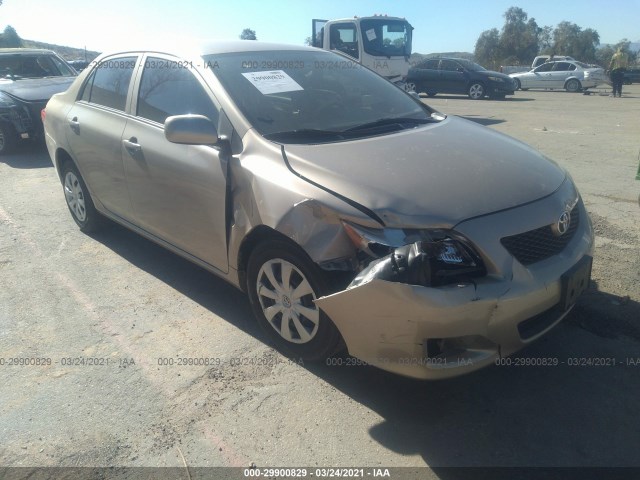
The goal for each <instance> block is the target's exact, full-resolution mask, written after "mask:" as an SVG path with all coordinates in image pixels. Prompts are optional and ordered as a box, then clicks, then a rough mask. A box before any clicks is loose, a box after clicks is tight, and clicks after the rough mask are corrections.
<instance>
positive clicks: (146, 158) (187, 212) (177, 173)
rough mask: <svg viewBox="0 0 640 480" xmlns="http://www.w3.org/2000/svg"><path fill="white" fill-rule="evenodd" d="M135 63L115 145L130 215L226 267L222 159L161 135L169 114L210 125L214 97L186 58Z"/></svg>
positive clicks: (178, 245)
mask: <svg viewBox="0 0 640 480" xmlns="http://www.w3.org/2000/svg"><path fill="white" fill-rule="evenodd" d="M141 69H142V72H141V75H140V78H139V80H138V81H137V82H136V83H137V85H136V89H135V91H134V101H133V104H132V107H131V113H132V118H131V119H130V120H129V122H128V123H127V126H126V128H125V131H124V134H123V136H122V146H121V149H122V155H123V158H124V166H125V174H126V178H127V185H128V188H129V192H130V196H131V203H132V205H133V211H134V214H135V223H136V224H137V225H138V226H140V227H141V228H143V229H144V230H146V231H147V232H149V233H151V234H153V235H154V236H157V237H158V238H160V239H162V240H164V241H165V242H167V243H169V244H170V245H171V246H173V247H175V248H177V249H179V250H181V251H183V252H186V253H188V254H190V255H192V256H194V257H196V258H197V259H199V260H201V261H204V262H206V263H207V264H209V265H211V266H213V267H215V268H217V269H218V270H220V271H222V272H227V267H228V262H227V248H226V225H225V198H226V175H225V172H226V166H227V165H226V163H225V162H226V160H225V158H224V157H223V156H222V155H221V153H220V150H219V149H217V148H216V147H213V146H207V145H179V144H175V143H171V142H169V141H168V140H167V139H166V138H165V136H164V123H165V120H166V118H167V117H169V116H172V115H182V114H187V113H192V114H199V115H204V116H206V117H208V118H209V119H210V120H211V121H212V122H213V124H214V125H215V126H216V127H217V126H218V118H219V105H218V104H217V102H216V101H215V99H214V97H213V94H212V92H211V91H210V90H209V88H208V87H207V86H206V84H205V83H204V81H203V79H202V78H201V76H200V75H199V73H198V72H197V71H196V70H194V69H193V68H191V67H190V65H189V63H186V62H182V61H179V60H178V59H177V58H175V57H169V56H161V55H148V56H145V57H144V59H143V62H142V64H141Z"/></svg>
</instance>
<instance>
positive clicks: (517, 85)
mask: <svg viewBox="0 0 640 480" xmlns="http://www.w3.org/2000/svg"><path fill="white" fill-rule="evenodd" d="M513 81H514V82H515V84H516V90H520V89H521V88H522V84H521V83H520V80H518V79H517V78H514V79H513Z"/></svg>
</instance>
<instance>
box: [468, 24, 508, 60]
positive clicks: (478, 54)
mask: <svg viewBox="0 0 640 480" xmlns="http://www.w3.org/2000/svg"><path fill="white" fill-rule="evenodd" d="M474 57H475V60H476V62H478V63H480V64H481V65H484V66H485V67H487V68H489V69H493V70H495V69H497V68H500V63H501V62H502V59H503V57H504V56H503V55H502V49H501V47H500V32H498V29H497V28H492V29H491V30H485V31H484V32H482V33H481V34H480V36H479V37H478V41H476V48H475V50H474Z"/></svg>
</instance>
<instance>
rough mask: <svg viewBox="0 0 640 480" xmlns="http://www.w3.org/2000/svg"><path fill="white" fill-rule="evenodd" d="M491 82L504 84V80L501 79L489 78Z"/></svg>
mask: <svg viewBox="0 0 640 480" xmlns="http://www.w3.org/2000/svg"><path fill="white" fill-rule="evenodd" d="M487 78H488V79H489V80H491V81H492V82H496V83H504V78H500V77H492V76H489V77H487Z"/></svg>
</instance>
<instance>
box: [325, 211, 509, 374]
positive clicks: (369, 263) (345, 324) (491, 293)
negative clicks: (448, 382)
mask: <svg viewBox="0 0 640 480" xmlns="http://www.w3.org/2000/svg"><path fill="white" fill-rule="evenodd" d="M343 225H344V227H345V231H346V233H347V235H348V236H349V238H350V239H351V241H352V243H353V244H354V245H355V246H356V249H357V251H358V259H359V262H360V268H361V270H360V272H359V273H358V274H357V275H356V277H355V278H354V279H353V281H352V282H351V283H350V284H349V286H348V287H347V288H346V289H345V290H344V291H341V292H338V293H335V294H333V295H328V296H326V297H323V298H320V299H318V300H317V301H316V303H317V304H318V306H320V308H322V309H323V310H324V311H325V312H326V313H327V314H328V315H329V316H330V317H331V318H332V319H333V321H334V323H336V326H337V327H338V329H339V330H340V332H341V333H342V335H343V338H344V339H345V343H346V344H347V347H348V349H349V353H350V354H351V355H354V356H356V357H358V358H359V359H361V360H364V361H366V362H367V363H369V364H372V365H375V366H378V367H380V368H382V369H385V370H388V371H393V372H396V373H400V374H403V375H408V376H412V377H417V378H443V377H448V376H452V375H456V374H460V373H464V372H466V371H471V370H475V369H476V368H480V366H484V365H486V364H487V363H488V362H490V361H492V360H493V359H494V358H495V357H496V355H498V352H499V346H498V345H497V344H495V343H494V342H492V341H490V340H489V339H488V338H487V329H488V328H489V327H488V323H489V320H490V318H491V316H492V312H493V310H494V309H495V307H496V304H497V299H498V298H499V296H500V295H501V294H502V293H504V292H505V286H504V284H503V283H502V282H495V281H484V280H483V279H484V278H485V277H486V276H487V269H486V268H485V265H484V263H483V261H482V259H481V258H480V256H479V255H478V254H477V253H476V252H475V250H474V249H473V247H472V246H471V245H470V243H469V242H468V241H467V240H466V239H465V238H464V237H462V236H461V235H459V234H457V233H455V232H452V231H450V230H444V229H437V230H394V229H388V230H383V231H382V230H378V231H374V230H370V229H367V228H364V227H360V226H355V225H353V224H351V223H348V222H343ZM407 242H410V243H407ZM394 245H398V246H394ZM479 291H481V292H483V294H482V296H479ZM481 298H483V299H481ZM479 317H480V318H483V319H485V321H484V322H483V321H480V322H478V321H477V319H478V318H479Z"/></svg>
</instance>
